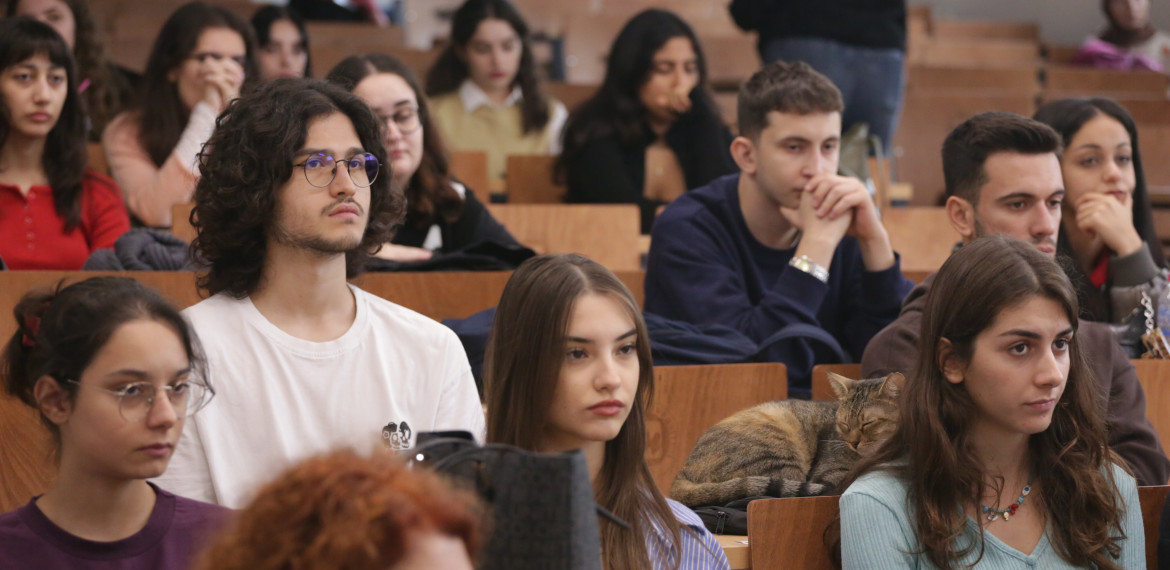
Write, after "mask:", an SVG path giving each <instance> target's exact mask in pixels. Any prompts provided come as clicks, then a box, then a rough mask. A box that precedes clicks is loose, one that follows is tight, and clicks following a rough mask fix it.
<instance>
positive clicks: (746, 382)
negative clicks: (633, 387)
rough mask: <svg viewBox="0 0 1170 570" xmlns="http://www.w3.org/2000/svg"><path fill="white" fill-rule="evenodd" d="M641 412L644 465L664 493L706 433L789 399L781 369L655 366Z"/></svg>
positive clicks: (769, 365) (765, 366) (776, 365)
mask: <svg viewBox="0 0 1170 570" xmlns="http://www.w3.org/2000/svg"><path fill="white" fill-rule="evenodd" d="M654 384H655V385H654V400H653V401H652V402H651V403H650V407H649V408H648V409H647V410H646V462H647V463H649V464H650V473H651V474H652V475H653V476H654V482H655V483H657V484H658V488H659V489H661V490H662V492H663V493H664V494H669V493H670V484H671V482H672V481H674V476H675V475H676V474H678V471H679V469H681V468H682V466H683V463H684V462H685V461H686V459H687V456H689V455H690V454H691V450H692V449H693V448H694V447H695V442H697V441H699V436H701V435H703V432H705V431H706V430H707V428H709V427H711V426H713V425H715V424H717V423H719V422H720V421H722V420H723V419H724V418H726V417H727V416H730V415H732V414H734V413H735V412H738V411H740V410H743V409H746V408H750V407H752V406H754V405H756V404H761V403H763V402H768V401H772V400H783V399H784V398H787V397H788V372H787V369H786V368H785V367H784V365H783V364H780V363H766V364H714V365H695V366H658V367H655V369H654Z"/></svg>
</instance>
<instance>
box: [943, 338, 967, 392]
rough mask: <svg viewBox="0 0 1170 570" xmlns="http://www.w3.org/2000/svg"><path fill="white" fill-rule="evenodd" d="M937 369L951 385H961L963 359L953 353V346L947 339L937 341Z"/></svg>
mask: <svg viewBox="0 0 1170 570" xmlns="http://www.w3.org/2000/svg"><path fill="white" fill-rule="evenodd" d="M937 352H938V368H939V370H941V371H942V373H943V376H946V377H947V381H948V382H950V383H951V384H961V383H962V382H963V378H964V374H963V369H964V368H965V366H964V363H963V362H962V360H963V359H961V358H959V355H958V354H957V353H956V352H955V346H954V345H953V344H951V340H950V339H948V338H940V339H938V350H937Z"/></svg>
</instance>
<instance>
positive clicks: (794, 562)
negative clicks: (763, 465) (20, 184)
mask: <svg viewBox="0 0 1170 570" xmlns="http://www.w3.org/2000/svg"><path fill="white" fill-rule="evenodd" d="M838 499H839V497H838V496H836V495H833V496H828V497H798V498H790V499H759V500H756V501H752V502H751V503H748V542H749V543H750V544H751V549H752V570H792V569H794V568H800V569H801V570H832V569H833V568H834V566H833V563H832V562H831V560H830V558H829V550H828V548H826V547H825V543H824V532H825V529H826V528H828V526H829V525H830V524H832V523H833V521H834V520H836V518H837V512H838V509H837V501H838Z"/></svg>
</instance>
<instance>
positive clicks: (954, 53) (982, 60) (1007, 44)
mask: <svg viewBox="0 0 1170 570" xmlns="http://www.w3.org/2000/svg"><path fill="white" fill-rule="evenodd" d="M911 55H912V56H913V57H909V58H908V59H909V60H910V63H912V64H929V65H971V66H981V67H1019V66H1021V65H1038V64H1039V63H1040V44H1039V42H1036V41H1030V40H1002V39H971V38H958V39H951V38H941V37H938V36H936V37H935V38H933V39H930V40H924V41H923V42H922V44H921V45H920V46H918V49H916V50H915V51H914V53H913V54H911Z"/></svg>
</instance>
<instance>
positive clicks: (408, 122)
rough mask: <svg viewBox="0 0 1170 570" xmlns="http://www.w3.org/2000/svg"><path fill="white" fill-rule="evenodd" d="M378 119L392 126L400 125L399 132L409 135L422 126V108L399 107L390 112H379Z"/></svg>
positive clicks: (387, 125)
mask: <svg viewBox="0 0 1170 570" xmlns="http://www.w3.org/2000/svg"><path fill="white" fill-rule="evenodd" d="M378 120H379V121H382V123H384V124H385V125H386V128H390V124H391V123H393V124H394V125H397V126H398V132H400V133H402V134H404V135H409V134H410V133H413V132H415V131H417V130H418V129H419V127H422V108H420V107H412V106H411V107H399V108H397V109H395V110H394V112H393V113H390V114H379V115H378Z"/></svg>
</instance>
